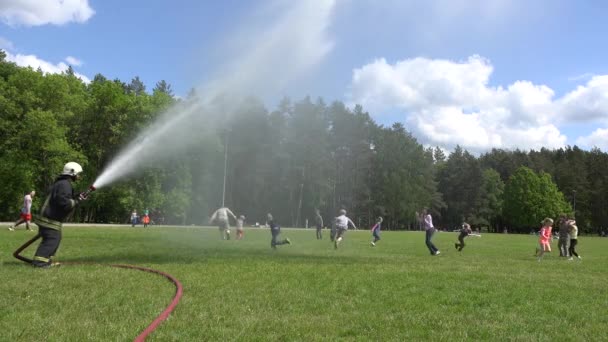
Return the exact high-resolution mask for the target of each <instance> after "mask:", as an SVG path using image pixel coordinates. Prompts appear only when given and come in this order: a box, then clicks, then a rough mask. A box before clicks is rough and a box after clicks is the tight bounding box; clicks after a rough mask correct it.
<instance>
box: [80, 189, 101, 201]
mask: <svg viewBox="0 0 608 342" xmlns="http://www.w3.org/2000/svg"><path fill="white" fill-rule="evenodd" d="M95 190H97V188H95V186H93V185H91V186H90V187H89V188H88V189H87V191H85V192H82V193H81V194H80V196H79V197H80V199H81V200H85V199H87V198H88V197H89V195H90V194H91V192H93V191H95Z"/></svg>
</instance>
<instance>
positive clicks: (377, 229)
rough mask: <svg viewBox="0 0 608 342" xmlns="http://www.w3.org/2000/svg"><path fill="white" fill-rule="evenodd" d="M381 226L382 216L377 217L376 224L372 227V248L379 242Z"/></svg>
mask: <svg viewBox="0 0 608 342" xmlns="http://www.w3.org/2000/svg"><path fill="white" fill-rule="evenodd" d="M381 226H382V216H378V220H376V224H375V225H374V226H373V227H372V237H373V238H374V240H373V241H372V246H374V247H375V246H376V242H378V240H380V228H381Z"/></svg>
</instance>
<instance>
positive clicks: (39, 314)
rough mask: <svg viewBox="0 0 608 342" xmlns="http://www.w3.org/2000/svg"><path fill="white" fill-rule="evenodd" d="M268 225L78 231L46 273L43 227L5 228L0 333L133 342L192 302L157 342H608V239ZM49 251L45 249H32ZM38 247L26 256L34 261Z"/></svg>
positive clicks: (67, 233)
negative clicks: (40, 262) (562, 243)
mask: <svg viewBox="0 0 608 342" xmlns="http://www.w3.org/2000/svg"><path fill="white" fill-rule="evenodd" d="M314 235H315V233H314V231H313V230H308V231H305V230H289V229H283V233H282V236H283V237H285V236H288V237H289V238H290V239H291V240H292V242H293V244H292V245H285V246H279V248H278V250H276V251H273V250H271V249H270V247H269V242H270V233H269V231H268V230H266V229H250V230H246V232H245V239H244V240H242V241H235V240H230V241H221V240H219V233H218V232H217V230H216V229H204V228H156V227H155V228H150V229H147V230H145V229H143V228H126V227H125V228H73V227H67V228H65V229H64V237H63V242H62V245H61V248H60V250H59V253H58V255H57V259H58V260H59V261H63V262H90V263H94V264H91V265H63V266H62V267H59V268H53V269H48V270H41V269H34V268H31V267H28V266H27V265H25V264H24V263H22V262H19V261H17V260H16V259H13V257H12V252H13V251H14V250H15V249H16V248H17V247H19V246H20V245H21V244H22V243H24V242H25V241H27V240H28V239H29V238H30V237H31V236H33V233H29V232H25V231H23V230H18V231H16V232H9V231H8V230H6V229H5V228H2V229H1V230H0V279H1V281H0V340H2V341H85V340H86V341H128V340H132V339H133V338H135V337H136V336H137V335H138V334H139V333H140V332H141V331H142V330H143V329H144V328H145V327H146V326H147V325H148V324H150V323H151V322H152V320H153V319H154V318H155V317H156V316H157V315H158V314H159V313H160V312H161V311H162V310H164V308H165V307H166V306H167V305H168V304H169V302H170V300H171V299H172V297H173V294H174V291H175V289H174V286H173V284H171V283H170V282H169V281H167V280H166V279H165V278H163V277H160V276H158V275H154V274H150V273H146V272H140V271H135V270H127V269H117V268H110V267H107V266H104V264H112V263H121V264H136V265H140V266H146V267H151V268H154V269H158V270H161V271H164V272H167V273H170V274H172V275H173V276H175V277H176V278H177V279H179V280H180V281H181V282H182V284H183V286H184V296H183V298H182V300H181V302H180V303H179V305H178V306H177V308H176V310H175V311H174V312H173V314H172V315H171V317H170V318H169V319H168V320H167V321H165V322H164V323H162V324H161V325H160V327H159V328H158V329H157V330H156V331H155V332H154V333H153V334H152V335H151V336H150V340H153V341H336V340H338V341H339V340H344V341H371V340H374V341H420V340H492V341H497V340H514V341H594V340H608V314H607V312H608V311H607V310H608V309H607V308H608V282H607V281H608V248H607V247H608V239H605V238H597V237H585V236H581V237H580V239H579V246H578V251H579V253H580V254H581V256H582V257H583V260H582V261H581V262H578V261H567V260H565V259H564V258H559V257H558V256H557V255H556V254H558V253H556V247H557V246H556V242H555V243H554V252H553V253H552V254H551V255H549V256H547V257H546V258H545V259H544V260H543V261H542V262H537V261H536V259H535V258H534V257H533V256H532V254H533V251H534V248H535V245H536V237H534V236H525V235H498V234H485V235H484V236H483V237H482V238H474V237H470V238H468V239H467V240H466V241H467V243H468V245H467V247H466V248H465V250H464V251H463V252H461V253H459V252H457V251H456V250H455V249H454V241H455V240H456V233H438V234H436V235H435V238H434V241H435V244H436V245H437V246H438V247H439V248H440V249H441V251H442V254H441V255H439V256H435V257H433V256H430V255H429V254H428V252H427V250H426V247H425V245H424V235H423V233H421V232H383V233H382V240H381V241H380V242H379V243H378V246H377V247H371V246H370V245H369V242H370V233H369V232H368V231H349V232H348V233H347V235H346V237H345V241H344V242H343V244H342V245H341V246H340V249H339V250H334V248H333V245H331V244H330V242H329V239H328V236H329V234H328V232H327V231H324V235H325V236H324V240H321V241H319V240H316V239H315V236H314ZM35 246H37V244H36V245H34V246H32V247H35ZM33 252H34V249H33V248H30V249H28V250H26V253H24V254H25V255H27V256H31V255H32V254H33Z"/></svg>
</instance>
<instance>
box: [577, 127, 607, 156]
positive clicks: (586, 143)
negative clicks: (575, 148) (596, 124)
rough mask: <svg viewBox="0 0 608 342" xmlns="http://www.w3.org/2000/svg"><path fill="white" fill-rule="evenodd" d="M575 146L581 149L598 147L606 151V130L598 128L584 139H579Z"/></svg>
mask: <svg viewBox="0 0 608 342" xmlns="http://www.w3.org/2000/svg"><path fill="white" fill-rule="evenodd" d="M576 144H577V145H579V146H582V147H588V148H591V147H598V148H600V149H601V150H603V151H608V128H598V129H596V130H595V131H593V132H592V133H591V134H590V135H588V136H586V137H579V138H578V139H577V140H576Z"/></svg>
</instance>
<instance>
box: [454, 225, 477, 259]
mask: <svg viewBox="0 0 608 342" xmlns="http://www.w3.org/2000/svg"><path fill="white" fill-rule="evenodd" d="M472 233H473V231H472V230H471V225H469V224H468V223H466V222H465V223H463V224H462V228H460V234H459V235H458V242H456V243H455V244H454V247H455V248H456V249H457V250H458V251H459V252H461V251H462V249H463V248H464V246H465V244H464V238H466V237H467V236H469V235H471V234H472Z"/></svg>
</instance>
